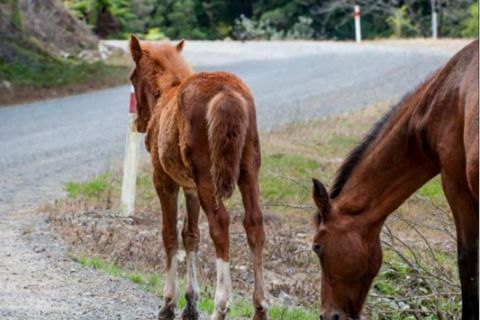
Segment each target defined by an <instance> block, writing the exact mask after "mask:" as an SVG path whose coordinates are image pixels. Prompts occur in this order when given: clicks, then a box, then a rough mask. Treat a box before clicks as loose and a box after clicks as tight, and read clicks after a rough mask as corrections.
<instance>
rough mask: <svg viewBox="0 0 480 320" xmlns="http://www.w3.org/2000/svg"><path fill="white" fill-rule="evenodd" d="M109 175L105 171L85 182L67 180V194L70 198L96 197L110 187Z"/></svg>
mask: <svg viewBox="0 0 480 320" xmlns="http://www.w3.org/2000/svg"><path fill="white" fill-rule="evenodd" d="M109 176H110V175H109V174H108V173H104V174H101V175H98V176H96V177H94V178H93V179H91V180H87V181H84V182H67V183H66V184H65V191H66V192H67V196H68V197H69V198H84V199H96V198H98V197H99V196H100V195H101V194H102V193H104V192H105V191H107V190H108V189H109V188H110V186H109V183H108V178H109Z"/></svg>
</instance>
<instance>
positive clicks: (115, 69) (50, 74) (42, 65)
mask: <svg viewBox="0 0 480 320" xmlns="http://www.w3.org/2000/svg"><path fill="white" fill-rule="evenodd" d="M126 72H127V71H126V67H124V66H118V65H110V64H106V63H104V62H101V61H97V62H91V63H89V62H84V61H79V60H72V59H58V60H57V59H48V60H43V61H38V62H37V63H31V64H28V65H27V64H23V63H15V64H5V63H1V62H0V75H1V78H3V79H5V80H7V81H10V82H11V83H12V85H13V86H27V87H30V88H32V89H35V88H49V87H59V86H68V85H72V84H78V83H86V82H89V81H92V82H93V81H94V82H96V83H100V81H102V79H103V80H105V79H107V78H110V77H117V76H119V75H122V76H124V75H126ZM125 81H126V80H125Z"/></svg>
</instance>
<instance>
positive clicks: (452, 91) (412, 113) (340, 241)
mask: <svg viewBox="0 0 480 320" xmlns="http://www.w3.org/2000/svg"><path fill="white" fill-rule="evenodd" d="M439 173H440V174H441V179H442V186H443V190H444V192H445V196H446V198H447V200H448V203H449V205H450V208H451V210H452V213H453V217H454V220H455V224H456V228H457V241H458V267H459V269H460V281H461V285H462V302H463V306H462V316H463V319H464V320H466V319H478V40H477V41H474V42H472V43H471V44H470V45H468V46H467V47H465V48H464V49H462V50H461V51H460V52H459V53H457V54H456V55H455V56H454V57H453V58H452V59H451V60H450V61H449V62H448V63H447V64H446V65H445V66H444V67H443V68H441V69H440V70H438V71H437V72H436V73H435V74H433V76H432V77H430V78H429V79H428V80H427V81H426V82H424V83H423V84H422V85H420V87H419V88H418V89H417V90H415V91H414V92H413V93H411V94H409V95H408V96H406V97H405V98H404V99H403V100H402V101H401V102H400V103H399V104H398V105H397V107H395V108H393V109H392V111H391V112H389V113H388V114H387V115H386V116H385V117H384V118H383V119H382V120H381V121H380V122H379V123H377V124H376V125H375V127H374V128H373V130H372V131H371V133H370V134H369V135H368V136H367V137H366V139H365V140H364V141H363V143H361V144H360V145H359V146H357V147H356V148H355V149H353V151H352V152H351V154H350V155H349V156H348V158H347V159H346V160H345V161H344V162H343V164H342V166H341V167H340V170H339V172H338V174H337V177H336V179H335V182H334V184H333V187H332V189H331V190H330V194H329V193H327V191H326V189H325V187H324V186H323V185H322V184H321V183H320V182H319V181H318V180H314V187H313V199H314V202H315V204H316V206H317V207H318V210H317V215H316V233H315V236H314V240H313V250H314V251H315V253H317V255H318V256H319V258H320V264H321V266H322V271H323V272H322V284H321V286H322V288H321V304H322V307H321V316H320V319H323V320H342V319H359V318H360V313H361V310H362V306H363V304H364V301H365V299H366V297H367V294H368V291H369V288H370V286H371V284H372V281H373V279H374V278H375V276H376V275H377V273H378V271H379V269H380V265H381V263H382V249H381V246H380V230H381V228H382V226H383V224H384V222H385V219H386V218H387V217H388V215H390V214H391V213H392V212H393V211H394V210H395V209H396V208H397V207H399V206H400V205H401V204H402V202H404V201H405V200H406V199H407V198H408V197H409V196H410V195H411V194H412V193H413V192H415V190H417V189H419V188H420V187H421V186H422V185H423V184H425V183H426V182H427V181H428V180H430V179H432V178H433V177H434V176H435V175H437V174H439Z"/></svg>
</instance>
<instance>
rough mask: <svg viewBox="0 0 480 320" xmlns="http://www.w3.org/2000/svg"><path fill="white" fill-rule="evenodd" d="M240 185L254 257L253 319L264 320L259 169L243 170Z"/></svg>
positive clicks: (262, 227)
mask: <svg viewBox="0 0 480 320" xmlns="http://www.w3.org/2000/svg"><path fill="white" fill-rule="evenodd" d="M238 185H239V188H240V192H241V194H242V201H243V206H244V208H245V217H244V220H243V226H244V228H245V231H246V234H247V240H248V245H249V247H250V250H251V252H252V257H253V273H254V278H255V289H254V291H253V305H254V307H255V314H254V316H253V319H254V320H264V319H267V318H268V314H267V313H268V305H267V302H266V299H265V284H264V277H263V259H262V251H263V247H264V244H265V229H264V224H263V214H262V211H261V210H260V200H259V187H258V169H257V168H252V167H248V166H246V167H244V168H242V171H241V173H240V179H239V183H238Z"/></svg>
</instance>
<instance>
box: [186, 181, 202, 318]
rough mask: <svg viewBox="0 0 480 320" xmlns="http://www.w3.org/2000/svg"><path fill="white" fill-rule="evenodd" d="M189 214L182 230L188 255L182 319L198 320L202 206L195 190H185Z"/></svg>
mask: <svg viewBox="0 0 480 320" xmlns="http://www.w3.org/2000/svg"><path fill="white" fill-rule="evenodd" d="M184 193H185V201H186V206H187V213H186V215H185V222H184V224H183V229H182V238H183V245H184V247H185V251H186V253H187V290H186V292H185V299H186V301H187V304H186V306H185V309H184V310H183V312H182V319H184V320H197V319H199V317H200V315H199V313H198V310H197V301H198V298H199V294H200V290H199V286H198V281H197V265H196V263H197V252H198V246H199V241H200V230H199V228H198V219H199V214H200V204H199V202H198V197H197V192H196V191H195V190H193V191H192V190H184Z"/></svg>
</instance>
